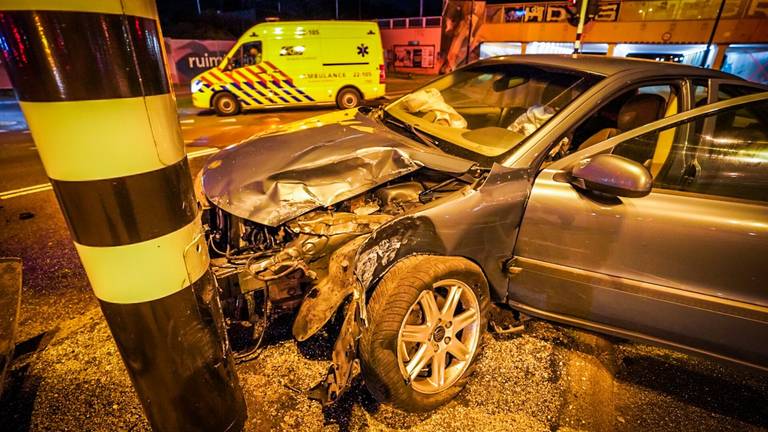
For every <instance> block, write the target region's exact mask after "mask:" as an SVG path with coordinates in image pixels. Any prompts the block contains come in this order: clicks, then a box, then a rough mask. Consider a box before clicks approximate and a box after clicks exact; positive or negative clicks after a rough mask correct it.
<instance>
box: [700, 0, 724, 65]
mask: <svg viewBox="0 0 768 432" xmlns="http://www.w3.org/2000/svg"><path fill="white" fill-rule="evenodd" d="M724 8H725V0H720V7H719V8H718V9H717V16H716V17H715V23H714V24H713V25H712V33H710V34H709V39H708V40H707V49H706V50H704V58H702V59H701V65H700V66H701V67H707V60H709V52H710V50H711V49H712V42H713V41H714V40H715V33H716V32H717V26H718V25H719V24H720V17H722V16H723V9H724Z"/></svg>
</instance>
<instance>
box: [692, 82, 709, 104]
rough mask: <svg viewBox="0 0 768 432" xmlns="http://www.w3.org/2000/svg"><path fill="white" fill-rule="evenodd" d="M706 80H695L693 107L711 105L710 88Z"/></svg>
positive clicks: (693, 84)
mask: <svg viewBox="0 0 768 432" xmlns="http://www.w3.org/2000/svg"><path fill="white" fill-rule="evenodd" d="M707 84H708V83H707V81H705V80H694V81H693V83H692V86H693V104H692V105H693V107H694V108H698V107H700V106H703V105H706V104H708V103H709V86H708V85H707Z"/></svg>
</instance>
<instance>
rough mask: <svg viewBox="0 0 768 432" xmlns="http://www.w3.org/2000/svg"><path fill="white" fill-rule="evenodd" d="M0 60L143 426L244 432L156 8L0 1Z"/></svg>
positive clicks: (106, 1) (117, 1) (148, 3)
mask: <svg viewBox="0 0 768 432" xmlns="http://www.w3.org/2000/svg"><path fill="white" fill-rule="evenodd" d="M0 48H2V52H3V56H4V62H5V66H6V68H7V70H8V74H9V75H10V78H11V81H12V82H13V86H14V89H15V91H16V95H17V97H18V99H19V103H20V105H21V108H22V110H23V112H24V115H25V116H26V118H27V123H28V124H29V127H30V130H31V132H32V136H33V138H34V140H35V144H36V145H37V148H38V151H39V154H40V158H41V159H42V161H43V165H44V166H45V170H46V173H47V174H48V177H49V178H50V180H51V184H52V185H53V189H54V191H55V193H56V196H57V198H58V201H59V205H60V206H61V209H62V212H63V213H64V217H65V219H66V220H67V223H68V225H69V228H70V232H71V234H72V238H73V240H74V242H75V247H76V249H77V251H78V253H79V255H80V259H81V260H82V262H83V266H84V267H85V270H86V273H87V274H88V279H89V280H90V282H91V286H92V287H93V290H94V292H95V294H96V297H98V299H99V301H100V303H101V309H102V311H103V313H104V317H105V318H106V320H107V323H108V324H109V327H110V330H111V331H112V335H113V337H114V339H115V342H116V343H117V346H118V348H119V350H120V353H121V355H122V357H123V361H124V363H125V366H126V368H127V369H128V372H129V374H130V376H131V379H132V381H133V384H134V387H135V388H136V391H137V393H138V395H139V398H140V400H141V402H142V404H143V406H144V411H145V413H146V414H147V418H148V419H149V422H150V423H151V425H152V427H153V428H154V429H155V430H159V431H192V430H205V431H231V430H240V429H242V426H243V423H244V421H245V402H244V400H243V395H242V391H241V389H240V386H239V383H238V380H237V376H236V374H235V371H234V366H233V362H232V358H231V354H230V351H229V347H228V345H227V342H226V335H225V334H224V327H223V317H222V315H221V308H220V305H219V300H218V295H217V289H216V287H215V284H214V282H213V280H212V277H211V275H210V272H209V270H208V260H209V258H208V254H207V247H206V244H205V240H204V237H203V235H202V228H201V224H200V217H199V212H198V210H197V207H196V204H195V200H194V197H193V191H192V179H191V177H190V172H189V165H188V162H187V157H186V155H185V153H184V145H183V141H182V138H181V132H180V129H179V125H178V117H177V113H176V104H175V100H174V97H173V94H172V93H171V88H170V84H169V80H168V72H167V68H166V66H165V58H164V57H165V54H164V51H163V43H162V37H161V33H160V26H159V23H158V19H157V10H156V7H155V5H154V2H153V1H152V0H67V1H62V0H0ZM94 373H98V371H94Z"/></svg>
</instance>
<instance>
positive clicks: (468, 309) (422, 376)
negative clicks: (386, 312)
mask: <svg viewBox="0 0 768 432" xmlns="http://www.w3.org/2000/svg"><path fill="white" fill-rule="evenodd" d="M479 339H480V307H479V303H478V301H477V297H476V296H475V293H474V291H472V289H471V288H470V287H469V286H468V285H467V284H466V283H464V282H462V281H459V280H454V279H446V280H442V281H439V282H437V283H435V284H434V285H433V286H432V289H431V290H424V291H422V292H421V294H420V295H419V298H418V299H416V301H415V302H414V303H413V304H412V305H411V307H410V308H409V309H408V313H407V314H406V315H405V319H404V320H403V323H402V324H401V325H400V331H399V332H398V334H397V362H398V366H399V367H400V373H401V374H402V375H403V378H405V380H406V382H408V383H409V384H410V386H411V387H412V388H413V389H414V390H416V391H417V392H419V393H426V394H434V393H439V392H441V391H443V390H445V389H447V388H449V387H451V386H452V385H453V384H454V383H455V382H456V381H457V380H458V379H459V378H461V376H462V375H463V374H464V372H465V371H466V370H467V368H468V367H469V365H470V363H471V361H472V359H473V358H474V356H475V352H476V351H477V348H478V345H479Z"/></svg>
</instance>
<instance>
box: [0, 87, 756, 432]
mask: <svg viewBox="0 0 768 432" xmlns="http://www.w3.org/2000/svg"><path fill="white" fill-rule="evenodd" d="M398 85H399V87H400V88H399V89H398V87H397V86H390V88H391V89H392V88H393V87H394V88H395V89H398V90H402V89H405V88H408V87H413V86H414V82H408V81H403V82H401V83H398ZM179 102H180V114H181V115H180V121H181V127H182V132H183V136H184V140H185V144H186V145H187V150H188V154H189V155H190V158H191V162H190V163H191V167H192V171H193V172H197V171H198V170H199V169H200V167H201V166H202V163H203V162H204V160H205V157H206V156H207V154H209V153H210V152H212V151H215V150H214V149H215V148H220V147H223V146H226V145H229V144H232V143H234V142H238V141H240V140H242V139H245V138H247V137H249V136H251V135H252V134H254V133H256V132H258V131H259V130H262V129H264V128H268V127H270V126H271V125H275V124H280V123H283V122H288V121H293V120H297V119H301V118H304V117H309V116H312V115H316V114H321V113H323V112H326V110H325V109H317V110H282V111H267V112H258V113H249V114H244V115H241V116H237V117H232V118H219V117H216V116H213V115H211V114H210V113H205V112H203V113H201V112H198V111H197V110H193V109H191V108H190V107H189V106H188V102H187V101H186V99H185V98H184V97H180V98H179ZM14 109H15V108H14V104H13V103H12V102H11V103H6V104H2V103H0V256H19V257H22V258H23V260H24V284H23V293H22V310H21V325H20V329H19V334H18V335H17V340H18V341H19V343H18V345H17V354H16V358H15V360H14V363H13V365H12V367H13V369H12V371H11V374H10V376H9V379H8V381H7V383H6V392H5V394H4V395H3V397H2V399H1V400H0V425H1V426H0V429H2V430H9V431H17V430H18V431H26V430H34V431H43V430H94V431H102V430H104V431H107V430H148V427H149V426H148V424H147V423H146V420H145V419H144V417H143V414H142V411H141V407H140V405H139V402H138V400H137V398H136V396H135V393H134V392H133V389H132V387H131V385H130V381H129V380H128V377H127V374H126V373H125V369H124V367H123V365H122V361H121V360H120V357H119V354H118V352H117V349H116V347H115V346H114V343H113V342H112V339H111V337H110V334H109V331H108V329H107V327H106V324H105V322H104V320H103V318H102V316H101V312H100V311H99V309H98V305H97V302H96V301H95V299H94V297H93V294H92V292H91V289H90V287H89V285H88V281H87V279H86V277H85V274H84V272H83V269H82V267H81V265H80V263H79V261H78V258H77V254H76V252H75V250H74V248H73V246H72V243H71V240H70V239H69V234H68V232H67V228H66V226H65V223H64V220H63V218H62V216H61V213H60V211H59V209H58V206H57V204H56V201H55V198H54V196H53V193H52V192H51V191H50V189H47V188H46V186H45V185H46V183H47V179H46V177H45V173H44V172H43V170H42V167H41V165H40V162H39V158H38V157H37V153H36V151H35V149H34V146H33V143H32V140H31V137H30V136H29V134H28V133H27V132H26V131H25V128H24V124H23V118H20V116H19V114H18V112H17V110H16V112H14ZM288 324H289V322H286V321H284V320H283V321H278V322H276V323H273V324H272V326H271V327H270V332H269V334H268V337H267V338H266V341H267V346H266V348H265V349H264V350H263V352H262V353H261V355H260V357H259V358H258V359H257V360H255V361H253V362H249V363H244V364H241V365H238V374H239V376H240V381H241V384H242V386H243V389H244V391H245V394H246V399H247V403H248V407H249V420H248V424H247V430H252V431H261V430H286V431H288V430H307V431H314V430H402V429H413V430H423V431H443V430H458V431H461V430H473V431H495V430H498V431H530V430H541V431H551V430H599V431H602V430H619V431H634V430H662V431H678V430H713V431H714V430H718V431H719V430H733V431H744V430H768V404H767V403H766V401H768V380H766V376H765V375H761V374H756V373H753V372H750V371H746V370H740V369H734V368H732V367H726V366H722V365H720V364H717V363H714V362H711V361H708V360H702V359H698V358H694V357H689V356H686V355H683V354H678V353H675V352H671V351H667V350H663V349H658V348H654V347H649V346H645V345H638V344H634V343H629V342H626V341H618V340H607V339H604V338H602V337H598V336H595V335H592V334H589V333H584V332H580V331H574V330H572V329H569V328H564V327H560V326H556V325H552V324H548V323H544V322H540V321H531V322H529V324H528V325H527V328H526V331H525V332H524V333H522V334H519V335H513V336H508V337H500V336H490V335H489V336H487V337H486V339H485V345H486V349H485V353H484V355H483V356H482V357H481V359H480V361H479V363H478V368H477V370H476V373H475V375H476V376H475V377H474V379H473V380H471V381H470V384H469V385H468V387H467V389H466V390H465V391H464V392H462V393H461V394H460V395H459V397H458V398H457V399H456V400H454V401H453V402H451V403H450V404H448V405H447V406H445V407H442V408H440V409H438V410H435V411H433V412H430V413H425V414H420V415H411V414H403V413H400V412H398V411H396V410H393V409H391V408H389V407H387V406H386V405H380V404H378V403H376V402H375V401H374V400H373V399H372V397H371V396H370V395H369V394H368V392H367V391H366V390H365V388H364V387H363V386H362V385H360V383H358V384H357V385H355V386H354V387H353V389H352V390H351V391H350V392H348V393H347V394H346V395H345V396H344V397H343V398H342V399H341V401H340V402H339V403H338V404H336V405H335V406H333V407H332V408H330V409H323V408H321V407H320V406H319V405H318V404H317V403H315V402H312V401H310V400H308V399H307V398H306V395H305V394H303V392H304V391H305V390H306V389H308V388H309V387H310V386H311V385H312V384H314V383H316V382H317V381H318V380H320V379H321V378H322V376H323V374H324V372H325V371H326V369H327V367H328V365H329V362H328V346H329V343H328V341H329V339H328V338H324V337H323V336H322V335H321V336H320V337H317V338H313V339H312V340H310V341H308V342H307V343H303V344H296V343H295V342H294V341H293V340H292V339H291V338H290V337H289V330H288V328H289V325H288ZM756 343H766V341H756Z"/></svg>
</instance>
